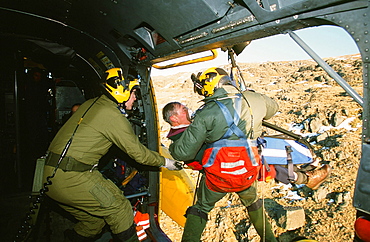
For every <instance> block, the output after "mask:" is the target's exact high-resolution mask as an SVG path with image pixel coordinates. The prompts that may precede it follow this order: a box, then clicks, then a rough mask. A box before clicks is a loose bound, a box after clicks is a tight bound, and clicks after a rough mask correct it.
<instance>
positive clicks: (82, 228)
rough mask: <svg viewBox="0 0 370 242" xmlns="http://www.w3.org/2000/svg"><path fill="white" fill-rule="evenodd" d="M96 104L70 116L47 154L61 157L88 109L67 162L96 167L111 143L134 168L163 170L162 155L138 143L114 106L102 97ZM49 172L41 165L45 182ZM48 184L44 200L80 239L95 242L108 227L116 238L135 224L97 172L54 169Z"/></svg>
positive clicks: (111, 185)
mask: <svg viewBox="0 0 370 242" xmlns="http://www.w3.org/2000/svg"><path fill="white" fill-rule="evenodd" d="M94 100H95V99H91V100H88V101H86V102H85V103H83V104H82V105H81V107H80V108H79V109H78V110H77V112H76V113H74V114H73V115H72V116H71V118H70V119H69V120H68V121H67V123H66V124H65V125H64V126H63V127H62V128H61V129H60V131H59V132H58V133H57V135H56V136H55V138H54V139H53V141H52V143H51V144H50V146H49V152H52V153H53V154H56V155H59V154H61V153H62V151H63V149H64V147H65V145H66V143H67V142H68V140H69V139H70V138H71V136H72V133H73V131H74V130H75V128H76V126H77V123H78V122H79V120H80V118H81V116H82V115H83V114H84V113H85V111H86V110H87V109H89V108H90V109H89V111H88V112H87V113H86V115H85V117H84V118H83V120H82V122H81V123H80V125H79V127H78V129H77V131H76V133H75V134H74V137H73V140H72V144H71V146H70V147H69V149H68V152H67V154H66V158H71V159H72V160H76V161H77V162H80V163H83V164H85V165H88V167H91V168H94V167H95V166H96V165H97V164H98V162H99V159H100V158H101V157H102V156H103V155H104V154H106V153H107V152H108V149H109V148H110V147H111V146H112V144H115V145H117V146H118V147H119V148H120V149H122V150H123V151H125V152H126V153H127V154H128V155H129V156H130V157H131V158H133V159H135V160H136V162H138V163H141V164H145V165H151V166H162V165H164V163H165V160H164V158H163V157H162V156H160V155H159V154H158V153H157V152H154V151H151V150H149V149H147V148H146V147H145V146H144V145H142V144H141V143H140V141H139V139H138V138H137V136H136V135H135V133H134V132H133V130H132V127H131V124H130V123H129V121H128V120H127V118H126V117H125V116H124V115H122V114H121V112H120V111H119V109H118V108H117V104H116V103H115V102H113V101H112V100H110V99H109V98H108V97H106V96H105V95H102V96H101V97H100V98H99V99H98V100H97V101H96V102H95V103H94V104H93V105H92V103H93V101H94ZM91 105H92V106H91ZM47 161H48V158H47ZM63 162H64V160H63V161H62V163H63ZM53 170H54V167H53V166H50V165H45V168H44V180H46V177H47V176H50V175H51V174H52V172H53ZM51 181H52V185H50V186H49V187H48V188H49V191H48V192H47V195H48V196H49V197H51V198H52V199H54V200H56V201H57V202H59V204H60V206H61V207H62V208H64V209H65V210H66V211H68V212H70V213H71V214H72V215H73V216H75V218H76V219H77V220H79V222H78V223H77V224H76V225H75V227H74V230H75V231H76V232H77V233H78V234H79V235H82V236H84V237H93V236H95V235H97V234H99V233H100V232H101V231H102V228H103V227H104V225H105V224H106V223H107V224H108V225H109V226H110V228H111V230H112V232H113V233H114V234H119V233H121V232H123V231H126V230H127V229H128V228H130V226H131V225H132V224H133V211H132V207H131V204H130V202H129V201H128V200H127V199H126V198H125V197H124V196H123V193H122V191H121V190H120V189H119V188H118V187H117V186H116V185H115V184H114V183H113V182H112V181H110V180H107V179H105V178H103V176H102V175H101V173H100V172H99V171H98V170H97V169H92V171H90V169H88V170H86V171H73V170H72V171H70V170H69V171H66V170H63V169H58V170H57V172H56V174H55V177H54V178H52V180H51Z"/></svg>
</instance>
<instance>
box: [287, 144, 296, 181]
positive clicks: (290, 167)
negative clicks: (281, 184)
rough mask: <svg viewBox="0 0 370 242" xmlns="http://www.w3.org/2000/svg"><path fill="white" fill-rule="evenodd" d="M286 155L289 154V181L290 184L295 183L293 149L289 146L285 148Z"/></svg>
mask: <svg viewBox="0 0 370 242" xmlns="http://www.w3.org/2000/svg"><path fill="white" fill-rule="evenodd" d="M285 150H286V154H287V162H288V180H289V181H290V182H294V173H293V169H294V167H293V159H292V154H291V153H292V152H293V150H292V147H291V146H289V145H287V146H285Z"/></svg>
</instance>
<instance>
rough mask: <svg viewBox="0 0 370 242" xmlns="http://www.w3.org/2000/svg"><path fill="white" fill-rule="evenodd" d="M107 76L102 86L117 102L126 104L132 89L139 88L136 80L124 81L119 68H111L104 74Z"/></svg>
mask: <svg viewBox="0 0 370 242" xmlns="http://www.w3.org/2000/svg"><path fill="white" fill-rule="evenodd" d="M105 73H106V74H107V76H106V78H105V81H103V86H104V88H105V90H106V91H107V92H108V93H109V94H110V95H111V96H112V97H113V98H114V99H115V100H116V101H117V102H118V103H123V102H126V101H127V100H128V99H129V98H130V95H131V91H132V90H133V89H134V88H139V86H140V84H139V82H138V80H137V79H133V80H131V81H128V80H125V79H124V77H123V73H122V69H121V68H112V69H109V70H107V71H106V72H105Z"/></svg>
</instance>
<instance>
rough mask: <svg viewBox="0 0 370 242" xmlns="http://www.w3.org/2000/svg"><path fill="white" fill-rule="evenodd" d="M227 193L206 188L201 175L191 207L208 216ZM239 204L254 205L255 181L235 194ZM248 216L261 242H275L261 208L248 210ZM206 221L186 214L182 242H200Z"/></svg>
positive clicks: (255, 195) (255, 198)
mask: <svg viewBox="0 0 370 242" xmlns="http://www.w3.org/2000/svg"><path fill="white" fill-rule="evenodd" d="M226 194H227V193H219V192H214V191H212V190H210V189H208V187H207V186H206V183H205V176H204V175H203V177H202V179H201V181H200V183H199V188H198V192H197V202H196V204H195V205H194V206H193V207H194V208H195V209H197V210H199V211H201V212H203V213H204V214H208V213H209V212H210V211H211V210H212V209H213V208H214V206H215V203H216V202H217V201H219V200H220V199H221V198H223V197H224V196H225V195H226ZM236 194H237V195H238V196H239V198H240V200H241V202H242V203H243V205H244V206H246V207H247V208H248V207H249V206H250V205H252V204H254V203H255V202H256V201H257V200H258V197H257V181H255V182H254V183H253V184H252V186H251V187H249V188H248V189H246V190H244V191H240V192H237V193H236ZM250 210H251V211H249V210H248V214H249V216H250V219H251V222H252V223H253V225H254V227H255V228H256V230H257V232H258V234H259V235H260V237H261V241H263V240H264V241H267V242H269V241H271V242H276V239H275V237H274V234H273V232H272V230H271V225H270V223H269V221H268V219H267V217H266V215H265V212H264V210H263V208H262V207H261V208H258V209H253V210H254V211H252V209H250ZM206 222H207V220H205V219H204V218H201V217H199V216H197V215H194V214H187V219H186V223H185V227H184V233H183V235H182V241H183V242H195V241H200V238H201V236H202V233H203V230H204V228H205V226H206Z"/></svg>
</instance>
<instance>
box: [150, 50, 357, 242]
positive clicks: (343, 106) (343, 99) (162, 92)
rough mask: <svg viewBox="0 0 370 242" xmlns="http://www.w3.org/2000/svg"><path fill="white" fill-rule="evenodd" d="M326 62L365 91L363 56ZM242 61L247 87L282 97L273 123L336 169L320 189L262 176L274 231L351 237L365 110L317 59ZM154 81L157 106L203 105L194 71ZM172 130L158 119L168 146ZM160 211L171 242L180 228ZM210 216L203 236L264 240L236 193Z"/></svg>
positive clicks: (284, 237) (283, 237) (286, 236)
mask: <svg viewBox="0 0 370 242" xmlns="http://www.w3.org/2000/svg"><path fill="white" fill-rule="evenodd" d="M327 62H328V63H329V65H331V66H332V68H333V69H334V70H335V71H336V72H337V73H338V74H339V75H340V76H341V77H343V78H344V79H345V80H346V81H347V82H348V83H349V84H350V85H351V86H352V87H353V88H354V90H356V91H357V92H358V93H359V94H360V95H362V62H361V59H360V56H358V55H354V56H344V57H340V58H339V57H338V58H330V59H327ZM239 66H240V69H241V71H242V74H243V77H244V79H245V81H246V83H247V86H248V87H250V88H252V89H254V90H256V91H257V92H262V93H264V94H267V95H268V96H270V97H272V98H274V99H275V100H276V101H277V102H278V103H279V105H280V112H279V113H278V114H277V115H275V116H274V117H273V118H272V119H271V120H270V121H269V122H270V123H273V124H276V125H279V126H281V127H283V128H285V129H290V130H294V131H295V132H299V133H301V134H302V135H303V136H305V137H307V139H308V140H309V141H310V142H311V144H312V145H313V147H314V149H315V154H316V156H317V158H318V159H319V160H320V162H321V163H323V164H330V166H331V167H332V169H333V170H332V173H331V176H330V178H329V179H328V180H327V181H326V182H325V183H323V184H322V185H321V187H320V188H319V189H318V190H315V191H312V190H311V189H309V188H307V187H306V186H300V187H291V188H289V187H286V186H281V184H277V183H275V182H269V183H265V182H259V190H260V193H259V195H260V197H261V198H263V199H264V203H265V208H266V211H267V213H268V215H269V219H270V221H271V224H272V225H273V230H274V231H275V235H276V237H278V238H279V239H280V241H291V240H292V239H294V238H296V237H299V236H303V237H307V238H311V239H316V240H317V241H320V242H325V241H352V240H353V238H354V231H353V223H354V219H355V209H354V208H353V206H352V196H353V191H354V184H355V179H356V174H357V168H358V165H359V161H360V155H361V141H360V138H361V113H362V108H361V107H360V105H358V104H357V103H356V102H355V101H353V99H352V98H351V97H350V96H348V95H347V94H346V93H345V91H344V90H343V89H342V88H341V87H340V86H339V85H338V84H337V83H336V82H335V81H334V80H333V79H332V78H331V77H330V76H328V74H326V72H325V71H324V70H323V69H322V68H321V67H319V66H318V65H317V64H316V62H314V61H309V60H306V61H294V62H266V63H260V64H239ZM224 68H225V69H227V70H229V68H230V67H229V66H224ZM153 82H154V86H155V89H156V96H157V101H158V109H159V111H161V110H162V108H163V106H164V105H165V104H166V103H167V102H170V101H180V102H183V103H184V104H186V105H187V106H188V107H190V108H191V109H192V110H196V109H197V107H199V106H200V104H201V103H199V102H198V101H199V100H200V97H199V96H198V95H197V94H195V93H193V91H192V83H191V80H190V73H179V74H176V75H172V76H166V77H164V76H156V77H154V78H153ZM168 130H169V125H168V124H166V123H165V122H163V120H162V119H161V140H162V143H164V144H166V145H168V140H167V139H166V138H165V135H166V134H167V132H168ZM266 131H267V132H268V133H273V131H272V130H266ZM191 175H192V176H193V177H196V174H194V173H192V174H191ZM287 211H288V212H287ZM284 213H288V214H293V215H294V216H293V215H292V218H293V219H294V220H295V221H294V222H293V224H290V223H289V222H287V219H288V220H289V219H291V218H289V216H288V217H287V219H285V220H284V216H283V215H282V214H284ZM162 215H163V216H162V220H161V226H162V228H163V230H164V231H165V232H166V233H167V234H168V235H169V236H170V238H171V239H172V240H173V241H180V239H181V234H182V227H180V226H178V225H177V224H176V223H174V222H173V221H172V220H171V219H170V218H169V217H168V216H166V215H165V214H162ZM209 218H210V220H209V222H208V224H207V227H206V230H205V232H204V233H203V237H202V241H226V242H227V241H230V242H231V241H259V236H258V235H257V234H256V232H255V230H254V228H253V226H251V224H250V223H249V219H248V215H247V213H246V209H245V208H244V207H243V206H242V205H241V204H240V202H239V201H238V199H237V197H236V196H235V194H231V195H230V196H226V197H225V198H224V199H222V200H221V201H219V202H218V203H217V206H216V208H215V209H214V210H213V211H212V212H211V213H210V216H209ZM289 224H290V225H289ZM297 226H298V227H297Z"/></svg>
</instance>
